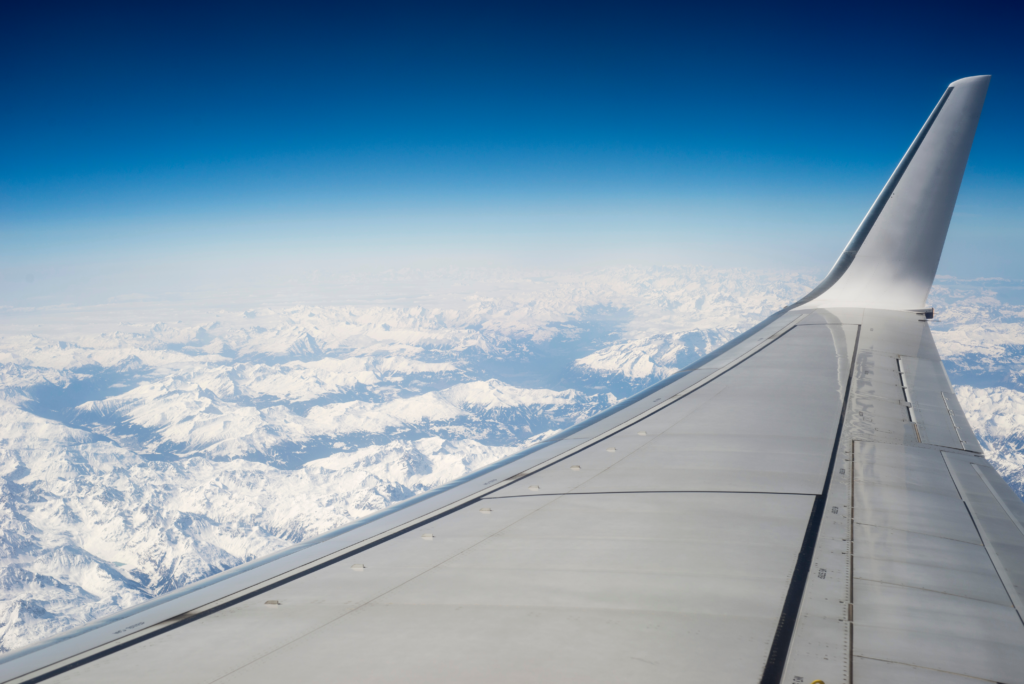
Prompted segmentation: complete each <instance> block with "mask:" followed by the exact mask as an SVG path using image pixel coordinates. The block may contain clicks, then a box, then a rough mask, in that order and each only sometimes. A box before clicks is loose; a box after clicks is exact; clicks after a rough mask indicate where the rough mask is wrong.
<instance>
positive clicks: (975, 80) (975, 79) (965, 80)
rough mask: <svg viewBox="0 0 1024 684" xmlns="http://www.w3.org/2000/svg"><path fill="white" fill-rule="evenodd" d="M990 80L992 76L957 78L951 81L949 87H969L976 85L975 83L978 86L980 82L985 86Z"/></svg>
mask: <svg viewBox="0 0 1024 684" xmlns="http://www.w3.org/2000/svg"><path fill="white" fill-rule="evenodd" d="M991 80H992V75H991V74H982V75H979V76H966V77H964V78H958V79H957V80H955V81H953V82H952V83H950V84H949V87H950V88H953V87H955V86H958V85H969V84H976V83H977V84H980V83H982V82H984V83H985V84H988V82H989V81H991Z"/></svg>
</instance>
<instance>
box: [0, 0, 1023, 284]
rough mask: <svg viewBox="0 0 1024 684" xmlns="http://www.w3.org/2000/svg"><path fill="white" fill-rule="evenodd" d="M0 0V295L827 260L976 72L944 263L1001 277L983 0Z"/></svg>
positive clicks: (1019, 215)
mask: <svg viewBox="0 0 1024 684" xmlns="http://www.w3.org/2000/svg"><path fill="white" fill-rule="evenodd" d="M22 4H28V3H18V4H17V5H22ZM15 5H16V4H15V3H8V4H7V5H5V7H4V9H3V10H0V13H2V14H0V56H2V59H3V64H4V77H3V85H4V97H3V103H4V104H3V106H2V107H0V130H3V132H4V133H3V135H2V136H0V235H2V239H3V244H4V249H3V250H2V252H3V254H2V256H0V290H3V292H2V293H0V303H11V302H15V301H17V302H32V301H36V302H39V303H43V302H47V301H54V298H57V299H62V298H63V299H65V300H66V299H74V298H75V297H76V296H77V293H80V292H84V291H86V290H88V289H89V287H90V286H91V285H94V284H95V283H99V282H103V283H105V285H104V286H103V292H104V293H105V294H106V295H114V294H118V293H124V292H134V291H136V290H138V289H140V287H142V285H140V280H142V281H147V282H148V281H151V282H154V283H160V284H161V286H162V287H165V288H171V289H173V288H174V287H177V286H178V281H179V280H180V279H194V278H197V277H200V276H201V274H204V273H207V274H208V273H211V272H217V273H223V274H227V273H231V274H237V277H252V278H260V279H263V280H271V281H272V280H273V279H275V278H284V277H286V275H287V274H294V273H297V272H298V273H301V272H304V271H309V270H312V269H314V268H316V269H324V268H327V269H330V268H339V269H341V268H344V269H351V268H370V269H374V268H385V267H389V266H394V265H413V266H420V267H430V266H433V265H445V266H447V265H464V264H469V265H491V264H493V265H502V266H516V267H520V266H523V267H529V266H539V267H542V268H551V267H562V266H564V267H566V268H587V267H591V266H606V265H611V264H619V263H633V264H644V263H651V264H694V263H705V264H708V265H712V266H729V265H736V266H742V267H747V268H784V269H797V270H801V271H804V272H814V273H824V272H825V270H827V268H828V266H830V265H831V263H832V261H833V260H834V259H835V257H836V256H837V254H838V252H839V250H840V249H841V248H842V246H843V244H845V242H846V240H847V239H848V237H849V235H850V234H851V233H852V232H853V230H854V228H855V227H856V225H857V223H858V222H859V220H860V218H861V217H862V216H863V214H864V213H865V211H866V210H867V208H868V206H869V205H870V203H871V201H872V200H873V199H874V197H875V195H876V194H877V192H878V191H879V190H880V188H881V186H882V184H883V183H884V182H885V180H886V178H887V177H888V175H889V173H890V172H891V171H892V169H893V167H894V166H895V164H896V162H897V161H898V160H899V158H900V156H901V155H902V153H903V151H904V150H905V149H906V147H907V146H908V145H909V143H910V141H911V140H912V138H913V136H914V134H915V133H916V132H917V130H918V128H919V127H920V125H921V124H922V123H923V121H924V119H925V118H926V116H927V115H928V113H929V112H930V111H931V109H932V107H933V106H934V104H935V102H936V101H937V99H938V98H939V96H940V95H941V94H942V91H943V89H944V87H945V86H946V84H947V83H949V82H950V81H952V80H955V79H957V78H960V77H963V76H968V75H974V74H979V73H991V74H993V81H992V85H991V88H990V90H989V97H988V101H987V103H986V107H985V111H984V113H983V115H982V120H981V124H980V127H979V132H978V135H977V138H976V140H975V145H974V150H973V152H972V156H971V161H970V164H969V166H968V170H967V175H966V177H965V181H964V186H963V188H962V191H961V195H960V199H959V202H958V208H957V213H956V214H955V216H954V220H953V225H952V229H951V234H950V238H949V241H948V242H947V250H946V253H945V255H944V258H943V263H942V265H941V266H940V272H941V273H946V274H952V275H955V276H959V277H982V276H1001V277H1009V278H1024V266H1022V265H1021V259H1020V254H1021V253H1022V247H1024V235H1022V234H1024V230H1022V228H1024V225H1022V224H1024V192H1022V190H1024V161H1022V160H1024V132H1022V127H1021V126H1020V123H1019V122H1020V120H1021V115H1022V111H1024V107H1022V105H1024V58H1022V57H1021V52H1020V49H1019V27H1020V26H1021V21H1020V20H1021V18H1022V17H1021V16H1019V15H1013V14H1011V13H1010V12H1012V11H1013V10H1011V9H1008V7H1004V6H1003V5H1002V4H992V5H985V4H984V3H974V4H971V5H969V6H968V5H960V6H958V7H956V8H953V7H951V8H950V9H943V8H941V7H937V6H931V7H930V9H929V10H928V11H921V10H919V9H918V8H917V7H915V6H911V5H907V6H905V7H897V6H893V5H888V4H887V5H875V6H872V5H867V4H858V5H856V6H852V5H851V6H846V7H841V8H832V9H827V8H823V7H822V6H820V5H804V6H796V5H793V6H785V7H783V6H770V7H769V6H764V5H750V6H746V7H744V6H742V5H729V6H728V7H727V8H722V9H716V8H709V7H686V6H677V7H675V8H666V7H662V6H658V5H642V4H637V3H628V4H627V3H623V4H616V5H613V4H599V3H588V4H586V5H576V6H571V5H561V6H559V8H557V9H552V7H551V6H550V5H549V4H528V3H514V4H506V5H497V4H488V5H487V6H486V7H484V6H483V5H484V4H483V3H475V4H463V5H445V6H443V7H440V6H438V7H427V6H425V5H422V4H421V5H419V6H409V7H406V6H400V5H387V6H382V7H380V8H379V9H374V10H367V9H366V8H365V7H361V6H358V5H354V4H353V5H349V6H345V5H341V6H336V7H330V8H327V7H317V6H312V5H309V6H301V7H300V6H297V5H294V4H290V5H287V6H285V5H283V4H282V5H281V6H278V7H271V6H260V5H256V4H253V3H248V4H237V5H222V6H220V7H219V8H217V9H211V8H209V7H206V6H203V5H195V6H188V5H185V4H174V5H173V6H172V5H167V6H166V7H165V8H163V9H156V10H154V9H152V8H142V7H138V6H125V7H116V6H104V7H102V8H98V7H92V6H90V7H84V6H82V5H81V4H79V5H69V6H67V7H61V6H57V5H38V6H35V7H33V8H31V9H26V8H25V7H21V6H15ZM1005 5H1007V6H1008V5H1009V3H1005ZM26 12H31V13H26ZM232 277H235V276H234V275H233V276H232ZM142 289H145V288H144V287H142Z"/></svg>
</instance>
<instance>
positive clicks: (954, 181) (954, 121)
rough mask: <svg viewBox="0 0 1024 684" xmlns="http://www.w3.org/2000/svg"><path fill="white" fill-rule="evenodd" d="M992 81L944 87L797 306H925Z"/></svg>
mask: <svg viewBox="0 0 1024 684" xmlns="http://www.w3.org/2000/svg"><path fill="white" fill-rule="evenodd" d="M990 78H991V77H989V76H972V77H970V78H962V79H960V80H959V81H953V82H952V83H950V84H949V87H948V88H947V89H946V92H945V93H943V95H942V98H941V99H940V100H939V103H938V104H937V105H936V106H935V109H934V110H932V113H931V115H930V116H929V117H928V120H927V121H925V124H924V126H923V127H922V128H921V131H920V132H919V133H918V134H917V137H916V138H914V142H913V143H912V144H911V145H910V149H909V150H907V153H906V154H905V155H903V159H902V160H900V163H899V165H898V166H897V167H896V170H895V171H894V172H893V174H892V176H891V177H890V178H889V182H888V183H886V184H885V187H884V188H882V193H881V194H880V195H879V196H878V199H876V200H875V202H874V204H872V205H871V209H870V210H868V213H867V215H866V216H865V217H864V220H863V221H861V224H860V226H859V227H858V228H857V231H856V232H855V233H854V234H853V237H852V238H851V239H850V242H849V244H847V245H846V249H845V250H843V253H842V254H841V255H840V256H839V259H838V260H837V261H836V263H835V265H834V266H833V267H832V270H831V271H830V272H829V274H828V275H827V276H826V277H825V280H823V281H822V282H821V284H820V285H818V287H816V288H814V290H812V291H811V292H810V293H809V294H808V295H807V296H806V297H804V298H803V299H801V300H800V301H799V302H797V303H796V304H795V305H794V306H795V307H804V308H806V307H811V306H813V307H814V308H819V307H839V306H851V307H863V308H872V309H900V310H911V309H921V308H923V307H924V305H925V300H926V299H927V298H928V292H929V290H931V287H932V281H933V280H935V270H936V269H937V268H938V267H939V257H940V256H942V246H943V244H944V243H945V241H946V231H947V230H949V220H950V218H951V217H952V216H953V206H954V205H955V204H956V196H957V193H959V191H960V181H961V180H962V179H963V176H964V168H965V167H966V166H967V157H968V155H969V154H970V152H971V143H972V142H973V141H974V131H975V129H976V128H977V127H978V118H979V117H980V116H981V107H982V104H984V102H985V94H986V93H987V92H988V83H989V79H990Z"/></svg>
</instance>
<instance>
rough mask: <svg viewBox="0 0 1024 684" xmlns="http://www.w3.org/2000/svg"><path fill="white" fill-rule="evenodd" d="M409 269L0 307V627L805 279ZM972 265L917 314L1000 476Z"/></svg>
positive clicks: (260, 527)
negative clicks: (356, 290) (313, 288)
mask: <svg viewBox="0 0 1024 684" xmlns="http://www.w3.org/2000/svg"><path fill="white" fill-rule="evenodd" d="M415 278H416V276H415V275H413V276H410V275H408V274H405V275H402V276H401V284H402V287H403V288H405V289H404V290H403V291H402V292H403V294H401V295H399V294H395V293H394V291H392V290H389V287H390V286H394V285H395V281H391V282H389V281H387V278H384V277H382V280H381V282H380V283H376V284H374V285H373V287H372V288H371V289H373V291H374V295H373V296H367V295H365V294H361V295H359V296H358V297H357V296H355V295H354V294H353V295H352V300H353V301H355V300H358V301H359V302H360V303H359V304H358V305H351V306H342V305H338V306H333V305H319V306H310V305H296V304H290V303H281V302H274V303H271V304H260V305H258V306H254V305H253V304H252V303H248V304H246V305H244V306H241V305H225V304H223V303H219V302H214V303H210V302H205V301H204V302H180V301H179V302H163V301H160V302H157V301H145V302H128V303H125V302H122V303H111V304H109V305H103V306H93V307H72V306H61V307H42V308H36V309H14V308H8V309H0V320H2V321H3V324H4V325H3V327H2V330H3V331H4V334H3V336H0V488H2V492H0V497H2V498H0V650H9V649H12V648H17V647H19V646H22V645H25V644H27V643H30V642H32V641H35V640H38V639H40V638H43V637H45V636H47V635H50V634H53V633H55V632H58V631H61V630H64V629H67V628H70V627H72V626H75V625H78V624H81V623H82V622H84V621H87V620H90V619H94V618H96V617H99V616H101V615H104V614H107V613H109V612H111V611H115V610H118V609H120V608H122V607H125V606H127V605H131V604H133V603H136V602H138V601H142V600H145V599H146V598H148V597H151V596H154V595H157V594H159V593H161V592H164V591H167V590H169V589H172V588H174V587H177V586H181V585H182V584H185V583H188V582H192V581H195V580H197V579H200V578H202V577H205V576H208V575H210V574H212V573H215V572H218V571H220V570H222V569H224V568H227V567H231V566H233V565H236V564H238V563H241V562H244V561H246V560H249V559H252V558H255V557H258V556H261V555H264V554H267V553H270V552H272V551H274V550H276V549H279V548H282V547H284V546H286V545H289V544H292V543H294V542H297V541H300V540H302V539H305V538H308V537H310V536H313V535H316V534H319V533H321V532H324V531H327V530H329V529H332V528H335V527H338V526H340V525H343V524H345V523H347V522H349V521H351V520H353V519H355V518H358V517H360V516H363V515H365V514H367V513H369V512H371V511H375V510H378V509H380V508H382V507H384V506H387V505H388V504H390V503H392V502H394V501H399V500H401V499H404V498H407V497H409V496H412V495H414V494H416V493H418V492H421V491H424V490H426V489H429V488H432V487H434V486H437V485H439V484H441V483H443V482H446V481H449V480H451V479H453V478H456V477H458V476H460V475H463V474H464V473H466V472H468V471H470V470H473V469H476V468H478V467H480V466H482V465H485V464H487V463H489V462H491V461H493V460H496V459H498V458H500V457H502V456H504V455H507V454H509V453H512V452H514V451H516V450H518V449H521V448H522V447H523V446H525V445H528V444H530V443H531V442H533V441H536V440H539V439H543V437H544V436H545V435H549V434H552V433H553V432H556V431H559V430H561V429H564V428H566V427H569V426H571V425H573V424H574V423H576V422H578V421H580V420H583V419H585V418H587V417H589V416H591V415H593V414H594V413H597V412H598V411H601V410H604V409H605V408H608V407H609V406H612V405H613V404H615V403H616V402H617V401H618V400H619V399H621V398H624V397H625V396H628V395H629V394H631V393H633V392H634V391H637V390H639V389H641V388H642V387H644V386H646V385H648V384H650V383H652V382H655V381H657V380H659V379H661V378H663V377H665V376H667V375H668V374H670V373H672V372H673V371H674V370H676V369H678V368H680V367H683V366H686V365H688V364H689V363H691V362H692V361H694V360H696V359H698V358H700V357H701V356H703V355H704V354H706V353H707V352H709V351H711V350H713V349H714V348H716V347H717V346H719V345H720V344H722V343H723V342H725V341H727V340H728V339H730V338H731V337H733V336H734V335H735V334H737V333H738V332H741V331H742V330H745V329H746V328H747V327H749V326H750V325H752V324H754V323H756V322H758V321H760V320H762V319H763V318H765V317H766V316H767V315H769V314H770V313H772V312H774V311H776V310H777V309H779V308H781V307H782V306H784V305H785V304H787V303H789V302H791V301H793V300H794V299H796V298H798V297H799V296H800V295H801V294H803V293H804V292H806V291H807V290H808V289H809V288H810V287H811V286H812V285H813V284H814V282H815V279H813V278H809V277H806V276H800V275H793V274H778V273H768V274H765V273H749V272H741V271H715V270H709V269H700V268H649V269H616V270H606V271H600V272H593V273H585V274H566V273H557V274H545V273H523V272H498V273H490V272H489V273H481V272H472V271H465V272H444V273H441V274H430V276H429V277H423V278H421V280H419V281H417V280H416V279H415ZM410 282H414V283H430V284H431V285H430V286H426V285H418V286H416V287H415V288H409V286H408V285H409V283H410ZM990 285H991V284H986V283H960V282H957V281H952V280H948V279H947V280H943V281H940V283H939V286H938V287H937V288H936V291H935V297H934V298H933V299H934V300H935V306H936V307H937V309H938V310H939V318H940V322H939V323H937V324H936V325H935V326H934V328H935V331H936V337H937V339H938V341H939V344H940V346H941V349H942V352H943V354H944V355H945V356H946V358H947V359H948V362H947V367H948V369H949V372H950V376H951V378H952V379H953V381H954V383H956V384H957V385H958V388H957V391H958V396H959V397H960V400H961V403H962V404H963V405H964V408H965V410H967V411H968V414H969V416H970V417H971V420H972V421H973V425H974V426H975V428H976V429H977V431H978V433H979V437H980V438H981V440H982V442H983V444H985V446H986V448H987V449H989V451H990V456H991V457H992V458H994V459H996V460H997V463H998V464H999V467H1000V468H1001V472H1003V474H1004V476H1006V477H1007V479H1008V480H1009V481H1011V482H1012V483H1015V485H1016V486H1017V487H1018V491H1020V490H1021V487H1022V483H1024V458H1022V456H1021V450H1022V447H1021V445H1022V444H1024V386H1021V384H1020V381H1019V379H1020V378H1021V370H1020V369H1021V366H1020V363H1021V360H1022V359H1024V307H1016V306H1010V305H1007V304H1005V303H1004V302H1002V301H1000V296H1001V295H1000V289H999V287H993V286H990ZM409 291H412V292H413V294H412V295H409V294H408V292H409ZM344 303H345V300H344V298H341V297H339V304H344ZM384 303H387V304H386V305H384Z"/></svg>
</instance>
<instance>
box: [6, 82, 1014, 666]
mask: <svg viewBox="0 0 1024 684" xmlns="http://www.w3.org/2000/svg"><path fill="white" fill-rule="evenodd" d="M987 85H988V77H975V78H972V79H963V80H961V81H957V82H955V83H953V84H952V85H951V86H950V88H949V89H947V91H946V93H945V94H944V95H943V99H942V100H941V101H940V103H939V105H938V106H937V107H936V109H935V110H934V111H933V113H932V115H931V116H930V117H929V119H928V122H927V123H926V124H925V127H924V128H923V129H922V131H921V133H919V134H918V136H917V138H916V139H915V141H914V143H913V145H912V146H911V148H910V150H909V151H908V153H907V155H906V156H905V157H904V159H903V160H902V161H901V162H900V166H899V167H898V168H897V171H896V173H894V174H893V178H892V179H890V181H889V183H888V184H887V185H886V189H885V190H883V193H882V195H880V197H879V200H876V202H875V204H874V205H873V206H872V208H871V211H869V214H868V216H867V217H866V218H865V220H864V222H862V224H861V226H860V227H859V228H858V231H857V233H856V234H855V236H854V238H853V240H851V242H850V245H848V247H847V249H846V250H845V251H844V253H843V256H841V257H840V260H839V261H838V262H837V264H836V266H835V267H834V268H833V271H832V272H831V273H830V274H829V277H828V278H827V279H826V281H825V282H823V284H822V286H819V288H817V289H816V290H814V291H813V292H812V293H811V295H809V296H808V297H805V298H804V299H803V300H801V301H800V302H797V303H796V304H794V305H793V306H791V307H788V308H787V309H785V310H783V311H781V312H779V313H778V314H776V315H774V316H772V317H771V318H769V319H768V320H767V321H765V322H764V323H762V324H760V325H759V326H756V327H755V328H753V329H752V330H751V331H749V332H748V333H746V334H744V335H742V336H740V338H738V339H737V340H735V341H734V342H733V343H730V344H729V345H726V346H725V347H723V348H722V349H720V350H718V351H717V352H715V353H713V354H712V355H710V356H708V357H705V358H704V359H702V360H701V361H699V362H697V363H696V364H694V365H693V366H691V367H690V368H687V369H686V370H684V371H681V372H680V373H677V374H676V375H675V376H673V377H671V378H668V379H667V380H665V381H663V382H661V383H659V384H658V385H655V386H654V387H652V388H650V389H649V390H647V391H645V392H642V393H641V394H639V395H636V396H635V397H633V398H631V399H630V400H628V401H626V402H623V403H622V404H620V405H619V406H617V407H616V408H615V409H614V410H612V411H609V412H607V413H605V414H602V415H600V416H598V417H596V418H595V419H592V420H590V421H587V422H586V423H584V424H582V425H579V426H577V427H576V428H573V429H572V430H569V431H567V432H565V433H563V434H562V435H560V436H558V437H557V438H555V439H553V440H551V441H550V442H547V443H544V444H541V445H538V446H537V447H535V448H533V449H531V450H529V451H527V452H523V453H521V454H517V455H516V456H514V457H511V458H509V459H505V460H504V461H501V462H499V463H497V464H495V465H493V466H490V467H488V468H485V469H484V470H482V471H478V472H476V473H473V474H471V475H470V476H467V477H466V478H462V479H461V480H458V481H456V482H454V483H451V484H450V485H447V486H445V487H442V488H440V489H438V490H435V491H433V492H431V493H429V494H428V495H425V496H422V497H417V498H416V499H413V500H410V501H408V502H405V503H403V504H401V505H399V506H395V507H392V508H391V509H388V510H386V511H383V512H382V513H380V514H377V515H374V516H370V517H368V518H366V519H364V520H361V521H359V522H357V523H356V524H354V525H350V526H348V527H345V528H342V529H340V530H337V531H335V532H332V533H330V534H327V535H323V536H322V537H319V538H317V539H313V540H310V541H309V542H306V543H304V544H300V545H298V546H296V547H293V548H292V549H289V550H287V551H285V552H282V553H279V554H276V555H274V556H270V557H268V558H265V559H261V560H259V561H255V562H253V563H249V564H246V565H243V566H240V567H238V568H235V569H233V570H231V571H228V572H225V573H222V574H220V575H217V576H215V577H212V578H210V579H208V580H206V581H204V582H200V583H197V584H195V585H192V586H190V587H184V588H182V589H180V590H178V591H175V592H172V593H170V594H168V595H166V596H164V597H161V598H159V599H155V600H153V601H150V602H147V603H145V604H142V605H140V606H138V607H136V608H133V609H130V610H127V611H124V612H122V613H118V614H116V615H113V616H111V617H109V618H107V619H104V620H100V621H98V622H96V623H94V624H91V625H87V626H86V627H83V628H80V629H78V630H74V631H72V632H69V633H67V634H65V635H61V636H59V637H57V638H55V639H51V640H49V641H47V642H43V643H41V644H39V645H37V646H34V647H31V648H28V649H24V650H22V651H18V652H14V653H12V654H10V655H8V656H6V657H5V658H3V659H0V680H4V681H40V680H43V679H53V680H54V681H66V682H88V681H103V682H112V681H114V682H116V681H129V680H136V679H138V678H139V677H140V676H143V677H144V678H145V679H146V680H147V681H174V682H212V681H224V682H230V681H239V682H243V681H244V682H252V681H280V680H282V679H301V680H303V681H335V680H336V679H337V678H339V676H344V677H345V678H352V679H362V678H365V679H372V680H374V681H391V680H399V679H409V678H416V679H417V680H420V681H452V680H463V679H465V680H469V679H471V678H472V679H488V680H502V681H504V680H523V679H525V680H536V681H574V680H580V681H583V680H586V681H595V680H596V681H620V680H624V679H644V680H651V681H661V680H672V681H678V680H680V679H682V680H684V681H750V682H758V681H760V682H780V681H781V682H787V683H788V682H799V681H804V682H812V681H814V680H815V679H820V680H823V681H825V682H829V683H831V682H839V681H855V682H884V681H900V682H907V681H944V682H968V681H972V682H976V681H978V680H979V679H980V680H983V681H986V680H987V681H995V682H1024V675H1022V673H1024V623H1022V621H1021V613H1020V609H1021V605H1022V604H1021V598H1022V595H1024V504H1022V503H1021V502H1020V500H1019V499H1017V497H1016V496H1015V495H1014V494H1013V492H1012V491H1011V490H1010V489H1009V488H1008V487H1007V486H1006V484H1005V483H1004V482H1003V481H1002V479H1001V478H1000V477H999V476H998V474H996V473H995V471H994V470H993V469H992V468H991V466H989V465H988V464H987V463H986V461H985V460H984V458H983V457H982V456H981V449H980V446H979V445H978V443H977V440H976V439H975V437H974V435H973V433H972V431H971V429H970V426H969V425H968V424H967V421H966V418H965V416H964V414H963V411H962V409H961V408H960V406H959V404H958V403H957V401H956V397H955V395H954V394H953V392H952V388H951V386H950V384H949V380H948V378H947V377H946V375H945V371H944V370H943V368H942V365H941V360H940V358H939V356H938V353H937V351H936V349H935V345H934V342H933V340H932V337H931V333H930V330H929V328H928V326H927V323H926V322H924V320H923V319H924V316H923V315H922V314H919V313H916V312H915V311H912V309H920V308H922V307H923V305H924V300H925V297H926V296H927V292H928V289H929V288H930V286H931V280H932V278H933V277H934V273H935V269H936V267H937V264H938V258H939V255H940V254H941V248H942V243H943V241H944V238H945V233H946V230H947V228H948V224H949V218H950V215H951V212H952V208H953V204H954V203H955V199H956V192H957V190H958V188H959V184H960V179H961V177H962V174H963V169H964V166H965V164H966V159H967V154H968V152H969V150H970V145H971V140H972V139H973V134H974V130H975V127H976V125H977V121H978V116H979V114H980V110H981V105H982V102H983V100H984V95H985V91H986V89H987ZM907 309H911V310H910V311H908V310H907ZM801 678H802V679H801Z"/></svg>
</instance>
